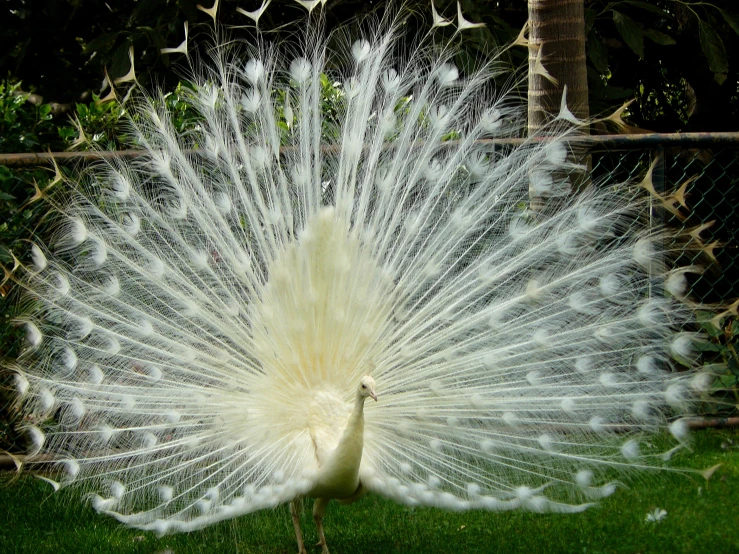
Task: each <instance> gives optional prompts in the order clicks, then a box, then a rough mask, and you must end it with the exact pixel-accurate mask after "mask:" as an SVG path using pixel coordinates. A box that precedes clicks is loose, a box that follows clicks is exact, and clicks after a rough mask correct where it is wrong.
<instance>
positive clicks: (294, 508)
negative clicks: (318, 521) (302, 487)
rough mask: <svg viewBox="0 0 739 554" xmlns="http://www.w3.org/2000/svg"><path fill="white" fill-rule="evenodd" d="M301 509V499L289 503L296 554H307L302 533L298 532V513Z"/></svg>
mask: <svg viewBox="0 0 739 554" xmlns="http://www.w3.org/2000/svg"><path fill="white" fill-rule="evenodd" d="M302 508H303V499H302V498H296V499H295V500H293V501H292V502H290V515H291V516H292V518H293V527H295V537H296V538H297V539H298V554H308V553H307V552H306V550H305V544H303V532H302V531H301V530H300V512H302V511H303V510H302Z"/></svg>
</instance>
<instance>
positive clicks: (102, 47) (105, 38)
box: [84, 31, 120, 54]
mask: <svg viewBox="0 0 739 554" xmlns="http://www.w3.org/2000/svg"><path fill="white" fill-rule="evenodd" d="M119 34H120V32H119V31H116V32H114V33H104V34H102V35H100V36H98V37H95V38H94V39H92V40H91V41H90V42H88V43H87V44H86V45H85V48H84V52H85V54H92V53H93V52H100V51H102V52H107V51H108V50H110V49H111V48H112V47H113V45H114V44H115V42H116V40H117V39H118V35H119Z"/></svg>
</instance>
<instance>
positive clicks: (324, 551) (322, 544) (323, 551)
mask: <svg viewBox="0 0 739 554" xmlns="http://www.w3.org/2000/svg"><path fill="white" fill-rule="evenodd" d="M316 546H320V547H321V554H329V551H328V546H327V545H326V543H325V542H324V541H318V542H317V543H316Z"/></svg>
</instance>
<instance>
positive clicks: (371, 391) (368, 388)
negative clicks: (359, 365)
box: [357, 375, 377, 402]
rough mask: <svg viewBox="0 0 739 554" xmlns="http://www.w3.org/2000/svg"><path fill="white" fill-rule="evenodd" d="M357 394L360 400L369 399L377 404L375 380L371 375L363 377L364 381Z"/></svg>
mask: <svg viewBox="0 0 739 554" xmlns="http://www.w3.org/2000/svg"><path fill="white" fill-rule="evenodd" d="M357 392H358V394H359V398H361V399H362V400H364V399H365V398H368V397H369V398H372V400H374V401H375V402H377V393H375V380H374V379H373V378H372V377H370V376H369V375H365V376H364V377H362V380H361V381H360V382H359V390H358V391H357Z"/></svg>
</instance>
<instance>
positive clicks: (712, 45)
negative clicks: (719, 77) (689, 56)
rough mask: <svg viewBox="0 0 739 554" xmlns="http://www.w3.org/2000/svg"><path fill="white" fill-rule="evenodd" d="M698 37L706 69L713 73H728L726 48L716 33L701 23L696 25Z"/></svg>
mask: <svg viewBox="0 0 739 554" xmlns="http://www.w3.org/2000/svg"><path fill="white" fill-rule="evenodd" d="M698 36H699V38H700V41H701V48H702V49H703V53H704V54H705V56H706V59H707V60H708V68H709V69H710V70H711V71H713V72H714V73H728V71H729V61H728V59H727V57H726V48H725V47H724V41H723V40H721V37H720V36H719V35H718V33H717V32H716V31H714V30H713V28H712V27H711V26H709V25H706V24H705V23H703V22H702V21H701V22H699V24H698Z"/></svg>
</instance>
